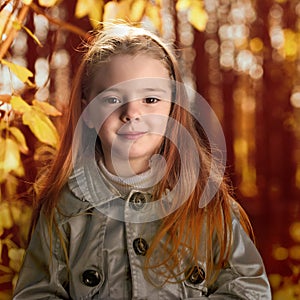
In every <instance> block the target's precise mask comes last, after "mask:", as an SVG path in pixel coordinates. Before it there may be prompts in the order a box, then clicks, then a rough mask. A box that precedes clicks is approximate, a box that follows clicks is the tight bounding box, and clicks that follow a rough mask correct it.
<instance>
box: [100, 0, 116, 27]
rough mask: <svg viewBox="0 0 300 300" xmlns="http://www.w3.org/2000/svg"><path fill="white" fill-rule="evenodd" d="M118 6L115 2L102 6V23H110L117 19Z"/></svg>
mask: <svg viewBox="0 0 300 300" xmlns="http://www.w3.org/2000/svg"><path fill="white" fill-rule="evenodd" d="M118 11H119V4H118V2H115V1H110V2H107V3H106V4H105V6H104V13H103V21H104V22H107V21H112V20H115V19H117V15H118Z"/></svg>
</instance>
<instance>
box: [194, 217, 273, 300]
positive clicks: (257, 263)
mask: <svg viewBox="0 0 300 300" xmlns="http://www.w3.org/2000/svg"><path fill="white" fill-rule="evenodd" d="M232 225H233V247H232V253H231V256H230V260H229V263H228V266H227V267H226V268H224V269H222V270H221V272H220V274H219V276H218V279H217V280H216V282H215V283H214V285H213V286H212V287H211V288H210V289H209V292H208V294H207V296H201V297H199V298H189V299H190V300H192V299H199V300H200V299H201V300H204V299H213V300H230V299H245V300H246V299H247V300H258V299H259V300H271V299H272V296H271V289H270V285H269V281H268V278H267V275H266V271H265V268H264V264H263V261H262V259H261V256H260V254H259V252H258V250H257V248H256V246H255V245H254V244H253V242H252V241H251V239H250V238H249V237H248V235H247V234H246V233H245V231H244V230H243V228H242V226H241V225H240V223H239V221H238V220H237V219H234V220H233V224H232Z"/></svg>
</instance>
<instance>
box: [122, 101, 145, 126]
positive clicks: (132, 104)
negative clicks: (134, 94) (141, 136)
mask: <svg viewBox="0 0 300 300" xmlns="http://www.w3.org/2000/svg"><path fill="white" fill-rule="evenodd" d="M140 116H141V112H140V109H139V105H138V102H137V101H129V102H127V103H126V104H124V105H123V106H122V113H121V119H122V121H123V122H129V121H132V120H139V119H140Z"/></svg>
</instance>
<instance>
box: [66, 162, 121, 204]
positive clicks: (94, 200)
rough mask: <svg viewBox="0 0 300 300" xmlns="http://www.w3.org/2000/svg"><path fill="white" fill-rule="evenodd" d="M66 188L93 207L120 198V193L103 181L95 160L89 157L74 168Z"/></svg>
mask: <svg viewBox="0 0 300 300" xmlns="http://www.w3.org/2000/svg"><path fill="white" fill-rule="evenodd" d="M68 186H69V188H70V190H71V192H72V193H73V194H74V195H75V196H76V197H77V198H79V199H81V200H82V201H88V202H89V203H90V204H92V205H93V206H97V205H100V204H105V203H107V202H109V201H111V200H114V199H116V198H120V197H121V194H120V192H119V191H118V190H117V189H116V188H114V187H113V186H112V185H111V184H109V182H107V181H106V180H105V179H104V177H103V175H102V174H101V172H100V170H99V167H98V165H97V162H96V160H95V158H93V157H90V156H87V157H85V158H84V159H83V160H82V161H81V162H80V163H78V164H77V166H75V167H74V169H73V172H72V174H71V176H70V177H69V180H68Z"/></svg>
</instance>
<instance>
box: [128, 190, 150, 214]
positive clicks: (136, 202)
mask: <svg viewBox="0 0 300 300" xmlns="http://www.w3.org/2000/svg"><path fill="white" fill-rule="evenodd" d="M146 202H147V199H146V195H145V194H143V193H140V192H134V193H133V194H132V195H131V197H130V199H129V203H130V206H131V207H132V208H133V209H135V210H140V209H142V208H143V207H144V206H145V204H146Z"/></svg>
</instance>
